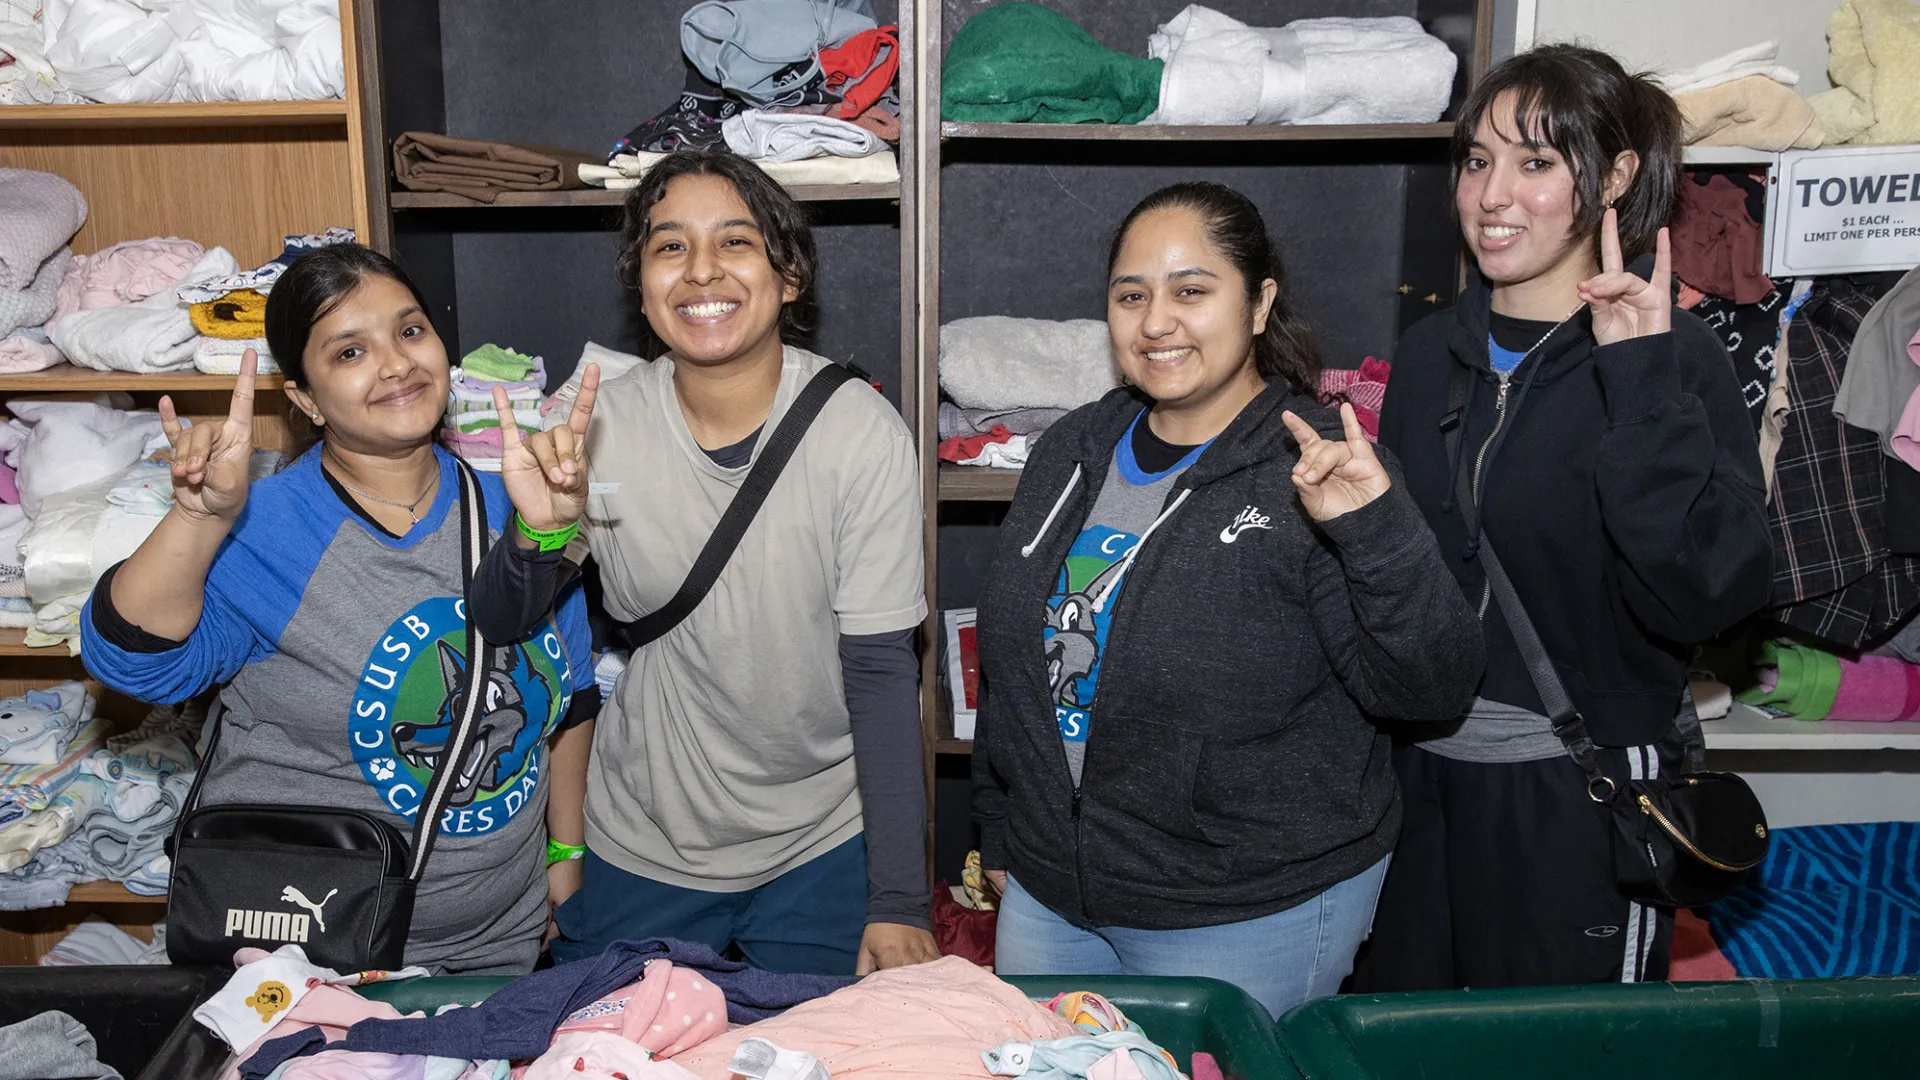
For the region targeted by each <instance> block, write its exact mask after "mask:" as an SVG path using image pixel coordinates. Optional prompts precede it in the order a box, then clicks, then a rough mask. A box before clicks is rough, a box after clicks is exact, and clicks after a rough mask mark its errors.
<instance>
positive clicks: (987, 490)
mask: <svg viewBox="0 0 1920 1080" xmlns="http://www.w3.org/2000/svg"><path fill="white" fill-rule="evenodd" d="M1019 486H1020V470H1018V469H989V468H987V467H986V466H984V465H955V464H953V463H952V462H949V461H943V462H941V463H940V501H941V502H1009V501H1011V500H1012V499H1013V489H1014V488H1016V487H1019Z"/></svg>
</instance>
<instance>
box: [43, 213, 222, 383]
mask: <svg viewBox="0 0 1920 1080" xmlns="http://www.w3.org/2000/svg"><path fill="white" fill-rule="evenodd" d="M170 243H177V241H170ZM239 270H240V265H239V264H238V263H237V262H235V261H234V258H233V255H232V254H230V253H229V252H228V251H227V249H226V248H212V249H210V250H208V251H206V252H205V253H204V254H202V255H201V256H200V258H199V260H198V261H197V262H195V263H194V264H193V265H192V267H190V268H189V269H188V270H187V272H186V274H185V276H184V277H182V278H176V279H175V280H173V281H170V282H167V283H166V285H165V286H163V287H162V288H161V289H159V290H158V291H155V292H153V293H152V294H151V295H148V296H146V297H144V298H142V299H139V300H134V301H131V302H126V301H120V302H114V301H117V300H119V297H118V296H114V295H99V296H97V297H96V298H95V302H96V303H98V304H100V305H101V306H97V307H87V306H84V305H83V306H82V307H81V308H80V310H77V311H69V312H64V313H62V314H60V315H58V316H56V317H55V318H54V320H53V321H52V322H50V323H48V324H47V336H48V337H50V338H52V339H53V343H54V345H56V346H58V347H59V349H60V351H61V352H62V353H63V354H65V355H66V358H67V359H69V360H71V361H73V362H74V363H76V364H79V365H80V366H82V367H90V368H93V369H95V370H97V371H126V372H132V373H134V374H137V375H154V374H161V373H164V372H170V371H180V370H183V369H187V368H191V367H193V352H194V347H195V345H196V343H197V342H198V341H199V337H200V335H199V333H198V332H197V331H195V329H194V325H193V319H192V317H191V316H190V315H189V314H188V311H187V305H186V304H184V303H182V302H181V301H180V299H179V297H178V296H176V295H175V288H174V287H176V286H179V285H181V284H199V283H202V282H209V281H218V280H220V279H222V278H226V277H229V276H231V275H233V274H235V273H238V272H239Z"/></svg>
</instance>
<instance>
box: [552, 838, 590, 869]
mask: <svg viewBox="0 0 1920 1080" xmlns="http://www.w3.org/2000/svg"><path fill="white" fill-rule="evenodd" d="M586 857H587V849H586V846H585V845H584V844H563V843H561V842H560V841H558V840H548V841H547V865H548V866H552V865H553V864H554V863H563V862H572V861H573V860H575V859H584V858H586Z"/></svg>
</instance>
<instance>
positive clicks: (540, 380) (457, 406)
mask: <svg viewBox="0 0 1920 1080" xmlns="http://www.w3.org/2000/svg"><path fill="white" fill-rule="evenodd" d="M546 385H547V367H546V362H545V361H544V360H542V359H541V358H540V357H538V356H527V355H525V354H524V353H518V352H515V351H513V350H512V349H504V348H501V347H500V346H498V345H493V344H487V345H482V346H480V347H479V348H477V349H475V350H473V351H472V352H470V353H468V354H467V355H466V356H465V357H463V358H462V359H461V361H460V365H459V366H458V367H456V368H454V369H453V372H452V379H451V381H450V382H449V386H448V390H447V415H446V419H445V426H444V427H442V428H441V430H440V438H441V440H442V441H443V442H445V443H446V444H447V448H448V449H450V450H452V451H453V452H454V453H456V454H459V455H460V456H461V457H463V458H465V459H466V460H467V461H468V462H470V463H472V464H473V466H474V467H475V468H480V469H485V468H488V467H489V466H490V467H491V468H492V469H493V470H494V471H498V470H499V468H500V455H501V452H502V451H503V450H504V449H505V447H504V445H503V444H502V442H501V429H500V410H499V408H498V407H497V406H495V404H494V401H493V392H494V390H495V389H496V388H500V389H505V390H506V392H507V403H508V404H509V405H511V406H512V407H513V420H514V426H515V427H518V428H519V429H520V430H521V432H522V433H528V432H535V431H539V430H540V402H541V398H542V397H543V395H544V394H545V393H546Z"/></svg>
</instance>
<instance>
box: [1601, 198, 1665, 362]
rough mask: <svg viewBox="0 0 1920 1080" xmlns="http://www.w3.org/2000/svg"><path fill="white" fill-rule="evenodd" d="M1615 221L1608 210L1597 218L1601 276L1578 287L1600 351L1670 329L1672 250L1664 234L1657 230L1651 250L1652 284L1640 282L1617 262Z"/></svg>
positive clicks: (1618, 246)
mask: <svg viewBox="0 0 1920 1080" xmlns="http://www.w3.org/2000/svg"><path fill="white" fill-rule="evenodd" d="M1619 220H1620V219H1619V215H1618V213H1617V212H1616V211H1614V210H1613V209H1612V208H1611V207H1609V208H1608V209H1607V212H1606V214H1605V215H1604V216H1602V217H1601V219H1600V272H1599V273H1598V274H1596V275H1594V276H1593V277H1590V278H1588V279H1587V280H1585V281H1583V282H1581V283H1580V299H1582V300H1584V301H1586V302H1587V306H1588V307H1589V308H1591V309H1592V310H1593V340H1594V341H1595V342H1597V343H1599V344H1601V345H1612V344H1613V343H1615V342H1617V341H1625V340H1627V339H1628V338H1637V337H1648V336H1651V335H1653V334H1664V333H1666V332H1667V331H1668V330H1671V329H1672V328H1673V249H1672V247H1671V245H1670V243H1669V241H1668V239H1667V230H1665V229H1661V230H1660V235H1659V237H1658V239H1657V240H1656V241H1655V244H1654V254H1653V280H1652V281H1644V280H1642V279H1641V278H1640V276H1639V275H1637V274H1632V273H1629V272H1627V270H1626V269H1625V268H1624V264H1623V263H1622V262H1621V260H1620V224H1619Z"/></svg>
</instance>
